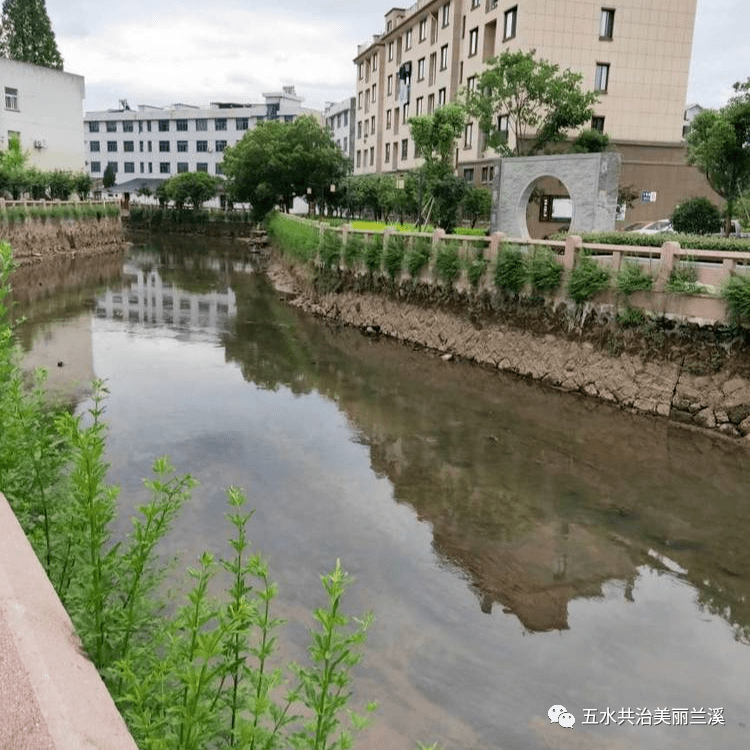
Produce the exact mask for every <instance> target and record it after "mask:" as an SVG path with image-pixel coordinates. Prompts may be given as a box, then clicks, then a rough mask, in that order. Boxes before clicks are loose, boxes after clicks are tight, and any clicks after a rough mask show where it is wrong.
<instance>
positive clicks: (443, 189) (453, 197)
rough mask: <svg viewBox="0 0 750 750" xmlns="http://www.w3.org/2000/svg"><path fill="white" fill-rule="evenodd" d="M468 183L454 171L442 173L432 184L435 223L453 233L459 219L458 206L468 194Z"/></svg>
mask: <svg viewBox="0 0 750 750" xmlns="http://www.w3.org/2000/svg"><path fill="white" fill-rule="evenodd" d="M467 190H468V185H467V184H466V182H465V181H464V180H462V179H461V178H460V177H457V176H456V175H454V174H452V173H450V172H449V173H447V174H443V175H441V176H440V177H439V178H437V179H434V180H433V181H432V182H431V184H430V193H431V194H432V198H433V206H432V212H433V213H432V215H433V217H434V220H435V223H436V224H437V225H438V226H439V227H440V228H441V229H444V230H445V231H446V232H448V233H451V232H452V231H453V229H454V228H455V226H456V222H457V221H458V207H459V206H460V205H461V201H462V200H463V199H464V196H465V195H466V191H467Z"/></svg>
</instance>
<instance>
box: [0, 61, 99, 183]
mask: <svg viewBox="0 0 750 750" xmlns="http://www.w3.org/2000/svg"><path fill="white" fill-rule="evenodd" d="M0 80H2V84H1V85H2V89H3V93H4V95H5V96H4V99H3V106H2V108H0V148H3V149H5V148H7V146H8V143H9V141H10V139H11V138H13V137H18V138H20V141H21V148H22V149H23V150H24V151H27V152H28V153H29V155H30V158H29V162H30V164H31V165H33V166H35V167H37V168H38V169H42V170H55V169H59V170H63V171H72V172H80V171H83V168H84V160H85V157H84V149H83V98H84V95H85V87H84V80H83V76H79V75H75V74H73V73H66V72H64V71H62V70H54V69H52V68H44V67H41V66H39V65H32V64H31V63H25V62H18V61H17V60H8V59H6V58H0Z"/></svg>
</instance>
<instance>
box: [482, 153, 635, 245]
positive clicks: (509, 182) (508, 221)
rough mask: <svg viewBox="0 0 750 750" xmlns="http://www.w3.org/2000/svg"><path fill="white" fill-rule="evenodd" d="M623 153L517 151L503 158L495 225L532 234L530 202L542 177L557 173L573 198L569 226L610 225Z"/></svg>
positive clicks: (494, 204) (596, 228) (497, 179)
mask: <svg viewBox="0 0 750 750" xmlns="http://www.w3.org/2000/svg"><path fill="white" fill-rule="evenodd" d="M621 162H622V157H621V156H620V154H616V153H607V152H605V153H600V154H572V155H571V154H559V155H558V154H555V155H552V156H515V157H508V158H505V159H501V160H500V168H499V169H498V170H496V176H495V183H494V185H493V190H492V198H493V200H492V222H491V225H492V231H493V232H503V233H504V234H506V235H507V236H508V237H522V238H528V236H529V231H528V228H527V226H526V205H527V204H528V202H529V197H530V196H531V192H532V190H533V188H534V182H535V181H536V180H538V179H539V178H540V177H555V178H556V179H558V180H560V182H562V183H563V185H565V187H566V189H567V191H568V194H569V195H570V198H571V200H572V202H573V218H572V220H571V222H570V232H571V233H575V232H598V231H604V232H606V231H612V230H613V229H614V228H615V215H616V212H617V190H618V187H619V184H620V165H621Z"/></svg>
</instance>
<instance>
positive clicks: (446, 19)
mask: <svg viewBox="0 0 750 750" xmlns="http://www.w3.org/2000/svg"><path fill="white" fill-rule="evenodd" d="M442 18H443V28H445V27H446V26H447V25H448V24H449V23H450V22H451V4H450V3H446V4H445V5H443V8H442Z"/></svg>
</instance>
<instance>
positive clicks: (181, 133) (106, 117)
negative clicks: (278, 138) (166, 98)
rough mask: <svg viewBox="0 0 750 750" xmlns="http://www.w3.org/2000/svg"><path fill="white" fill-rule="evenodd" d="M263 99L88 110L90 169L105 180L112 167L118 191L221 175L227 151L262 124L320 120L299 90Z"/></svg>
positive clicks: (291, 88)
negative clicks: (145, 182)
mask: <svg viewBox="0 0 750 750" xmlns="http://www.w3.org/2000/svg"><path fill="white" fill-rule="evenodd" d="M263 98H264V99H265V102H264V103H263V104H238V103H234V102H213V103H212V104H209V105H208V106H196V105H191V104H171V105H169V106H165V107H153V106H149V105H144V104H141V105H139V106H138V108H137V109H131V108H130V107H129V106H128V103H127V102H126V101H125V100H121V101H120V107H119V109H113V110H106V111H103V112H87V113H86V115H85V118H84V122H85V133H84V137H85V141H84V147H85V153H86V170H87V171H88V173H89V174H90V175H91V176H92V177H93V178H94V179H100V178H101V177H103V175H104V171H105V169H106V168H107V166H108V165H110V164H111V165H112V167H113V169H114V170H115V173H116V176H117V185H116V187H117V186H120V187H122V186H124V185H126V184H127V183H128V182H129V181H132V180H139V179H140V178H145V179H149V178H150V179H154V178H156V179H167V178H169V177H171V176H172V175H175V174H179V173H181V172H208V173H210V174H221V173H222V171H221V161H222V159H223V151H224V149H225V148H226V147H227V146H232V145H234V144H235V143H237V141H239V140H241V139H242V137H243V136H244V135H245V133H246V132H247V131H248V130H251V129H253V128H254V127H255V126H256V125H257V123H258V122H261V121H263V120H283V121H285V122H291V121H292V120H294V119H295V118H297V117H300V116H302V115H314V116H316V117H317V118H318V119H319V118H320V113H318V112H315V111H314V110H311V109H307V108H304V107H302V98H301V97H299V96H297V95H296V93H295V91H294V86H285V87H284V89H283V91H281V92H272V93H267V94H263ZM134 184H135V183H134Z"/></svg>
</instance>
